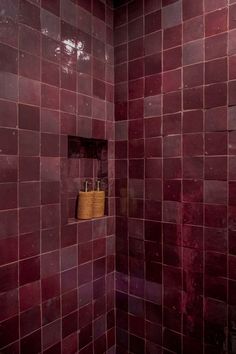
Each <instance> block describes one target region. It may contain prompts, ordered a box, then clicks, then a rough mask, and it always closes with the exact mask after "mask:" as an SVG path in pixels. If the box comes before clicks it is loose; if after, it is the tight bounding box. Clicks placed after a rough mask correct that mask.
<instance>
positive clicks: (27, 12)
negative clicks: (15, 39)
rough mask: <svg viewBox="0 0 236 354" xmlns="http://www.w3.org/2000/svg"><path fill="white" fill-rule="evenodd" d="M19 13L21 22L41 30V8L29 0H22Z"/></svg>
mask: <svg viewBox="0 0 236 354" xmlns="http://www.w3.org/2000/svg"><path fill="white" fill-rule="evenodd" d="M19 15H20V17H19V18H20V20H19V21H20V23H23V24H25V25H27V26H29V27H32V28H34V29H36V30H40V9H39V8H38V7H37V6H35V5H33V4H31V3H29V2H28V1H25V0H21V1H20V8H19Z"/></svg>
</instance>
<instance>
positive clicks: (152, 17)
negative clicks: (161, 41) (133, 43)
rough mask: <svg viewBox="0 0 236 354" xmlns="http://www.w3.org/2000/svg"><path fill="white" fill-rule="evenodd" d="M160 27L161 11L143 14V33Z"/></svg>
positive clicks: (154, 30)
mask: <svg viewBox="0 0 236 354" xmlns="http://www.w3.org/2000/svg"><path fill="white" fill-rule="evenodd" d="M160 29H161V11H160V10H158V11H155V12H152V13H150V14H149V15H146V16H145V34H149V33H152V32H156V31H158V30H160Z"/></svg>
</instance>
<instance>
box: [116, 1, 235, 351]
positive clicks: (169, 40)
mask: <svg viewBox="0 0 236 354" xmlns="http://www.w3.org/2000/svg"><path fill="white" fill-rule="evenodd" d="M115 7H116V8H115V15H114V33H115V37H114V45H115V119H116V193H117V194H116V196H117V202H116V207H117V229H116V237H117V242H116V245H117V249H116V252H117V256H116V269H117V292H116V300H117V304H116V306H117V352H118V353H127V352H129V353H140V354H143V353H153V354H154V353H155V354H158V353H165V354H167V353H184V354H189V353H192V354H201V353H205V354H213V353H214V354H216V353H218V354H222V353H235V351H236V340H235V338H236V337H235V336H236V326H235V323H236V322H235V321H236V29H235V28H236V1H235V0H231V1H227V0H197V1H195V0H182V1H181V0H177V1H176V0H162V1H161V0H145V1H129V2H128V1H115Z"/></svg>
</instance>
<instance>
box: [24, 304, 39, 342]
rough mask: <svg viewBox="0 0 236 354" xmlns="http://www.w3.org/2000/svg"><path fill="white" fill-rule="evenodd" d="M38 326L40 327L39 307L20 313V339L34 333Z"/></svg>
mask: <svg viewBox="0 0 236 354" xmlns="http://www.w3.org/2000/svg"><path fill="white" fill-rule="evenodd" d="M40 326H41V310H40V306H36V307H33V308H31V309H30V310H28V311H25V312H22V313H21V315H20V333H21V336H22V337H24V336H25V335H27V334H29V333H31V332H33V331H35V330H36V329H38V328H39V327H40Z"/></svg>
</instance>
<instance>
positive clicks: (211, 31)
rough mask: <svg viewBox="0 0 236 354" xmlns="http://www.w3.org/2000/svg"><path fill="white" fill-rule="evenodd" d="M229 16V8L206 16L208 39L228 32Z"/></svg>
mask: <svg viewBox="0 0 236 354" xmlns="http://www.w3.org/2000/svg"><path fill="white" fill-rule="evenodd" d="M227 14H228V12H227V8H224V9H220V10H217V11H214V12H211V13H209V14H207V15H206V27H205V34H206V36H207V37H208V36H212V35H215V34H218V33H221V32H225V31H226V30H227ZM216 23H217V25H216Z"/></svg>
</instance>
